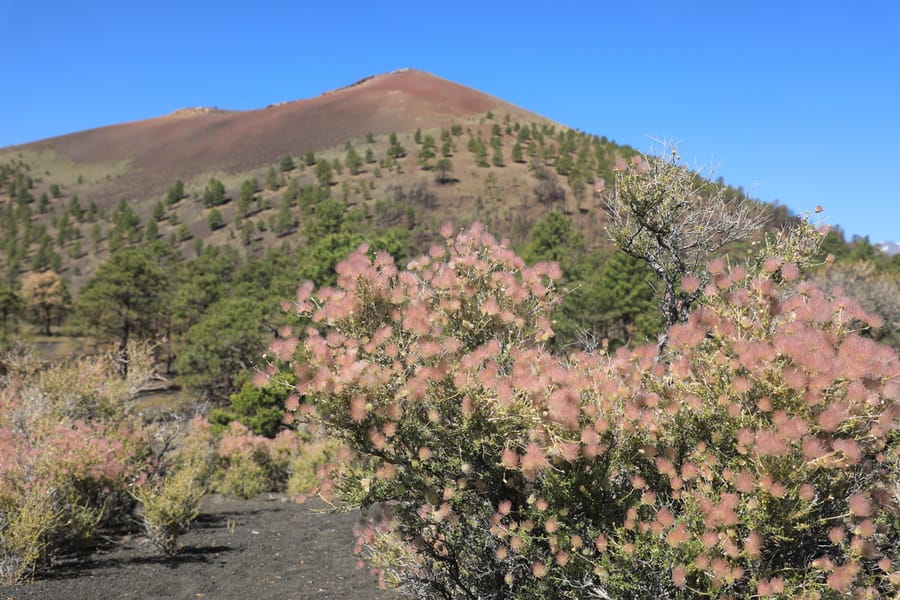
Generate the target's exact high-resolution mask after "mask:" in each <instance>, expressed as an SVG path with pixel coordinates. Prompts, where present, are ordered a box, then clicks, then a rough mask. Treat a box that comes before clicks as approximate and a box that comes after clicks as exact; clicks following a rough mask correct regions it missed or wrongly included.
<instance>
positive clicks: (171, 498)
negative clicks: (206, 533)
mask: <svg viewBox="0 0 900 600" xmlns="http://www.w3.org/2000/svg"><path fill="white" fill-rule="evenodd" d="M202 476H203V473H202V471H201V468H198V467H197V466H194V465H191V464H189V463H188V464H184V465H181V466H180V467H178V468H176V470H175V471H174V472H172V473H171V474H169V475H168V476H167V477H166V478H164V479H161V480H159V481H157V482H155V483H153V484H151V483H145V484H144V485H142V486H140V487H137V488H135V490H134V497H135V498H136V499H137V501H138V502H140V503H141V506H142V508H143V514H142V520H143V524H144V531H145V532H146V534H147V537H148V538H149V539H150V541H151V542H153V544H154V545H155V546H156V547H157V548H159V549H160V550H161V551H162V552H163V553H165V554H166V555H168V556H172V555H174V554H176V553H177V546H176V542H177V539H178V536H179V535H181V534H183V533H185V532H187V531H188V530H189V529H190V526H191V523H192V522H193V521H194V520H195V519H196V518H197V515H199V514H200V500H201V499H202V498H203V494H204V493H205V492H206V489H205V488H204V486H203V484H202Z"/></svg>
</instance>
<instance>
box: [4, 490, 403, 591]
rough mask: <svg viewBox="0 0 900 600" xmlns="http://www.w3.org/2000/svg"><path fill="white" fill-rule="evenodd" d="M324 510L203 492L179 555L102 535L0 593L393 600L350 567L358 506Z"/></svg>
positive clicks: (133, 538) (137, 539) (134, 539)
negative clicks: (88, 547) (87, 548)
mask: <svg viewBox="0 0 900 600" xmlns="http://www.w3.org/2000/svg"><path fill="white" fill-rule="evenodd" d="M323 507H324V505H323V504H322V503H320V502H316V501H310V502H308V503H306V504H296V503H294V502H293V501H292V500H290V499H288V498H286V497H283V496H261V497H259V498H256V499H253V500H235V499H230V498H223V497H221V496H215V495H211V496H207V497H206V498H204V499H203V506H202V512H201V514H200V516H199V518H198V519H197V521H196V522H195V523H194V525H193V527H192V529H191V531H190V532H188V533H187V534H185V535H184V536H182V537H181V538H179V544H180V545H181V546H182V548H181V551H180V553H179V554H178V555H177V556H175V557H172V558H167V557H165V556H162V555H160V554H159V552H158V551H157V550H156V548H155V547H154V546H153V545H152V544H151V543H150V542H149V541H148V540H147V539H146V538H145V537H143V536H142V535H140V534H137V533H135V534H134V535H130V536H124V537H114V538H108V539H106V540H105V541H104V542H103V543H102V544H101V545H100V547H98V548H96V549H94V551H93V552H91V553H90V554H84V555H80V556H67V557H60V558H58V559H57V560H56V561H55V562H54V564H53V566H52V568H50V569H49V570H47V571H46V572H45V573H44V574H42V575H41V576H40V577H39V578H38V579H37V580H35V581H34V582H33V583H29V584H24V585H16V586H3V585H0V600H10V599H12V600H80V599H85V600H88V599H89V600H118V599H125V598H128V599H134V600H138V599H140V600H144V599H155V598H179V599H181V598H184V599H189V598H194V599H196V598H208V599H211V600H219V599H223V600H230V599H239V600H256V599H273V600H275V599H280V598H284V599H291V600H293V599H297V600H301V599H302V600H306V599H307V598H309V599H311V600H326V599H328V600H337V599H339V598H352V599H358V600H370V599H371V600H399V599H400V598H401V597H400V596H399V595H398V594H397V593H396V592H394V591H390V590H379V589H378V587H377V585H376V582H375V579H374V578H373V577H372V575H370V574H369V572H368V570H366V569H358V568H357V567H356V557H355V556H354V555H353V554H352V548H353V543H354V536H353V525H354V524H355V523H356V522H357V520H358V519H359V515H358V513H355V512H351V513H328V512H326V513H322V512H317V511H319V510H321V509H322V508H323Z"/></svg>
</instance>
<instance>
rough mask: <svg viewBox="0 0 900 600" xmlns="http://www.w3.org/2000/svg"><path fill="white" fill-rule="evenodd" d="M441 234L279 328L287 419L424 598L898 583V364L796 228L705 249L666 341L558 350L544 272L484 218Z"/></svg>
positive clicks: (385, 560)
mask: <svg viewBox="0 0 900 600" xmlns="http://www.w3.org/2000/svg"><path fill="white" fill-rule="evenodd" d="M443 234H444V237H445V243H444V244H442V245H438V246H435V247H434V248H432V249H431V251H430V252H429V253H428V255H426V256H424V257H422V258H420V259H418V260H416V261H413V262H412V263H410V265H409V266H408V267H407V269H406V270H400V269H398V268H397V267H396V265H395V264H394V262H393V260H392V259H391V258H390V257H389V256H387V255H383V254H378V255H376V256H375V257H374V258H372V257H369V256H368V255H367V253H366V248H361V249H360V250H359V251H358V252H356V253H354V254H352V255H351V256H350V257H349V258H348V259H347V260H346V261H345V262H343V263H342V264H341V265H340V266H339V268H338V273H339V277H338V283H337V286H336V287H334V288H325V289H321V290H318V291H317V292H315V291H314V290H313V288H312V286H311V285H310V284H304V285H303V286H301V288H300V290H299V291H298V295H297V299H296V301H295V302H294V303H293V304H292V308H293V310H294V311H295V312H296V314H297V315H298V317H299V320H300V323H301V325H300V328H301V329H302V331H300V332H299V335H298V336H296V337H295V336H294V335H293V334H292V332H288V331H284V332H283V334H284V335H283V339H281V340H279V341H277V342H276V343H275V344H273V347H272V349H271V350H272V353H273V355H274V356H277V357H278V358H279V359H280V360H281V361H283V362H282V363H280V368H281V369H282V370H287V369H290V371H291V372H290V373H288V374H287V376H285V377H284V378H283V379H285V380H289V379H290V380H293V379H292V378H293V377H296V381H297V382H298V383H296V384H295V385H294V386H293V387H294V391H295V395H294V396H292V398H291V399H289V401H288V405H289V407H290V408H291V411H290V413H289V414H288V420H292V419H294V418H297V419H300V420H302V421H304V422H307V423H310V424H314V425H315V426H321V427H324V429H325V430H326V431H327V432H328V433H330V434H332V435H333V436H335V437H336V438H338V439H339V440H341V441H342V442H343V443H344V444H345V445H346V447H347V449H348V450H347V452H346V453H345V454H344V455H343V457H342V460H341V462H340V464H339V465H335V466H334V468H332V469H322V470H321V473H322V474H323V475H328V476H330V477H331V478H333V485H334V488H335V490H336V491H337V493H338V495H339V496H340V498H342V499H343V500H344V501H345V502H348V503H350V504H355V505H361V506H365V507H372V508H373V510H372V511H371V512H370V521H369V522H368V523H367V524H365V525H362V526H360V528H359V529H358V531H357V535H358V546H357V550H358V551H360V552H361V553H362V556H363V557H364V558H365V559H366V560H367V561H368V562H369V564H370V565H371V566H372V567H373V568H374V569H375V570H376V572H377V573H378V574H379V575H380V576H381V578H382V581H383V582H384V583H386V584H389V585H396V586H400V587H401V588H404V589H405V590H406V591H408V592H411V593H413V594H414V595H416V596H417V597H420V598H537V597H541V598H584V597H596V598H657V597H668V598H682V597H683V598H688V597H696V596H715V597H720V596H721V597H751V596H754V597H755V596H767V597H778V596H780V597H785V598H787V597H790V598H796V597H806V598H820V597H831V596H833V595H835V594H844V593H853V594H856V595H857V596H859V597H879V596H881V597H891V596H892V595H893V594H895V593H896V592H897V590H898V589H900V572H898V571H897V566H898V560H900V556H898V550H897V547H896V546H897V544H896V541H897V539H898V533H900V527H898V525H900V506H898V492H897V490H898V485H900V481H898V478H900V476H898V471H900V463H898V457H897V437H898V434H897V423H898V419H900V407H898V400H900V379H898V378H900V363H898V358H897V355H896V354H895V353H894V352H893V351H891V350H890V349H888V348H887V347H884V346H879V345H877V344H876V343H875V342H872V341H871V340H868V339H866V338H863V337H861V336H860V335H859V332H857V331H854V330H853V327H856V326H857V325H858V324H859V323H861V322H865V321H866V319H867V315H866V314H865V313H864V312H863V311H862V309H861V308H860V307H859V306H858V305H857V304H856V303H854V302H852V301H849V300H847V299H845V298H835V297H830V296H828V295H826V294H824V293H823V292H821V291H819V290H818V289H817V288H815V287H814V286H812V285H809V284H807V283H805V282H802V281H800V280H799V275H800V270H799V266H802V265H805V264H807V263H808V258H809V254H808V249H809V248H814V247H815V246H816V244H815V243H814V241H815V240H814V238H815V236H816V235H817V234H816V233H815V232H814V231H813V230H812V229H811V228H810V227H809V226H808V225H805V224H803V225H801V226H800V227H799V228H798V229H797V230H795V231H793V232H790V233H788V234H785V235H784V236H782V237H781V238H779V239H778V240H776V241H775V242H774V243H772V244H770V245H767V246H766V248H765V250H764V251H763V252H762V253H761V255H760V256H759V258H758V259H757V260H756V261H755V262H753V263H751V264H749V265H746V266H743V265H742V266H736V267H733V268H731V267H729V266H728V264H727V261H723V260H717V261H716V262H715V264H712V265H710V266H709V272H710V274H711V280H710V282H709V283H708V284H706V285H705V287H704V288H703V294H702V296H701V297H700V307H699V308H697V309H696V310H694V311H693V312H692V313H691V314H690V315H689V317H688V318H687V320H686V322H684V323H681V324H677V325H674V326H673V327H671V328H670V330H669V340H668V346H667V347H666V348H665V351H664V352H665V354H664V355H660V353H659V352H660V351H659V349H658V348H657V347H655V346H647V347H638V348H623V349H621V350H619V351H618V352H617V353H616V354H615V355H614V356H606V355H601V354H588V353H574V354H570V355H566V356H559V355H555V354H553V353H551V352H550V351H549V350H548V348H547V347H546V346H545V345H544V342H545V341H546V340H548V339H549V338H550V337H551V336H552V335H553V332H552V329H551V323H550V321H549V319H548V315H549V314H550V312H551V309H552V308H553V306H554V303H555V302H556V298H557V297H556V291H555V288H554V283H553V282H554V280H555V279H556V278H557V277H559V269H558V268H557V267H556V266H555V265H553V264H537V265H535V266H533V267H526V266H525V265H524V263H523V261H522V260H521V259H520V258H518V257H517V256H516V255H515V254H514V253H513V252H511V251H510V250H509V249H508V248H507V247H506V245H505V244H504V243H498V242H497V241H496V240H495V239H494V238H492V237H491V236H490V235H488V234H486V233H484V232H483V231H482V229H481V228H480V226H478V225H475V226H473V227H472V228H471V229H470V230H468V231H465V232H463V233H461V234H459V235H458V236H456V237H452V236H451V232H450V230H449V228H445V229H444V230H443ZM686 283H687V285H688V286H694V285H698V283H697V282H694V281H689V282H686ZM278 373H279V366H278V365H276V364H273V365H272V366H271V367H270V369H269V371H268V373H267V375H268V377H270V378H272V379H279V374H278ZM351 453H352V454H351ZM350 456H352V457H353V458H352V460H350Z"/></svg>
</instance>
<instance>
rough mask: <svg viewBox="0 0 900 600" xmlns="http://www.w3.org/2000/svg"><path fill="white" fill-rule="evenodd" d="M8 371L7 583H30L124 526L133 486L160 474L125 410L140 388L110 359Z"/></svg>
mask: <svg viewBox="0 0 900 600" xmlns="http://www.w3.org/2000/svg"><path fill="white" fill-rule="evenodd" d="M107 362H108V364H107ZM9 364H11V365H13V366H14V368H12V369H10V372H9V373H8V374H7V376H6V377H5V378H4V381H3V382H2V384H0V579H2V580H4V581H12V580H18V579H22V578H28V577H31V576H33V575H34V573H35V572H36V571H37V570H38V569H39V568H42V567H43V566H44V565H46V563H47V562H48V560H49V558H50V557H51V555H52V553H53V552H54V551H55V550H57V549H59V548H61V547H66V546H72V545H75V544H80V543H83V542H85V541H87V540H89V539H90V538H91V537H92V536H93V535H94V533H95V531H96V529H97V527H98V526H100V525H101V524H113V523H116V522H120V521H122V520H126V519H127V518H128V516H129V515H130V511H131V508H132V506H133V501H132V500H131V496H130V493H129V487H130V486H131V485H132V484H133V483H134V482H135V481H138V480H139V479H140V478H141V477H142V476H144V475H145V474H146V473H147V472H148V471H150V470H152V465H151V464H150V463H149V462H148V458H149V455H150V452H149V450H150V443H149V439H148V438H147V437H146V435H145V434H144V433H143V432H142V431H141V429H140V424H139V423H138V422H137V421H136V420H134V419H131V418H129V417H127V416H126V413H125V411H124V408H123V406H122V402H123V401H124V400H127V396H126V394H125V393H124V392H125V390H126V389H127V388H128V386H129V385H131V384H134V383H135V381H133V380H132V381H128V380H121V379H120V378H119V376H118V374H117V369H115V367H114V365H113V364H112V363H111V361H105V359H104V358H98V359H94V360H93V361H91V360H88V359H84V360H77V361H72V362H69V363H64V364H60V365H53V366H51V367H48V368H44V369H40V370H39V369H36V368H31V367H30V366H29V365H30V364H31V363H29V362H28V361H18V360H11V361H10V362H9ZM116 394H122V395H121V396H119V398H118V403H117V402H115V401H114V396H115V395H116Z"/></svg>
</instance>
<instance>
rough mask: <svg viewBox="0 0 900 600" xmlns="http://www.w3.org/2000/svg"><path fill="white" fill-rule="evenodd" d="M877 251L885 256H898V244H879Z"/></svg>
mask: <svg viewBox="0 0 900 600" xmlns="http://www.w3.org/2000/svg"><path fill="white" fill-rule="evenodd" d="M877 246H878V249H879V250H881V251H882V252H884V253H885V254H887V255H888V256H893V255H895V254H900V243H897V242H881V243H880V244H877Z"/></svg>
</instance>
